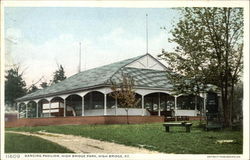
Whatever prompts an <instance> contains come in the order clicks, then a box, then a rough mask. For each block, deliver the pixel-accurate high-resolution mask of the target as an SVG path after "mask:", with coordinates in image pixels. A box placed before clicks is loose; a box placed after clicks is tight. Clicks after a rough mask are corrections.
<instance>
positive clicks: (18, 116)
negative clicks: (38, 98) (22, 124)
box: [17, 103, 20, 119]
mask: <svg viewBox="0 0 250 160" xmlns="http://www.w3.org/2000/svg"><path fill="white" fill-rule="evenodd" d="M19 104H20V103H17V119H19V118H20V115H19V114H20V113H19Z"/></svg>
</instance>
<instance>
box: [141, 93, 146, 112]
mask: <svg viewBox="0 0 250 160" xmlns="http://www.w3.org/2000/svg"><path fill="white" fill-rule="evenodd" d="M141 108H142V116H144V115H145V113H144V96H143V95H142V96H141Z"/></svg>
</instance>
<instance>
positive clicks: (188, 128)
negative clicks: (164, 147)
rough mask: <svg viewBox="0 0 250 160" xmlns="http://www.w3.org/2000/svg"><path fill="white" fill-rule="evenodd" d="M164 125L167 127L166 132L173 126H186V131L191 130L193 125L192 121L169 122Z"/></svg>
mask: <svg viewBox="0 0 250 160" xmlns="http://www.w3.org/2000/svg"><path fill="white" fill-rule="evenodd" d="M163 126H164V127H165V129H166V132H169V128H170V127H171V126H179V127H185V128H186V132H190V128H191V126H192V123H187V122H181V123H174V122H168V123H164V124H163Z"/></svg>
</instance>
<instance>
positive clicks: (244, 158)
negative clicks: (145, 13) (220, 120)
mask: <svg viewBox="0 0 250 160" xmlns="http://www.w3.org/2000/svg"><path fill="white" fill-rule="evenodd" d="M4 7H127V8H171V7H243V8H244V44H245V45H244V54H243V55H244V76H243V80H244V100H243V105H244V107H243V118H244V120H243V122H244V133H243V139H244V141H243V155H184V154H181V155H180V154H178V155H172V154H168V155H167V156H165V155H141V154H131V155H129V156H130V158H128V159H166V158H168V159H178V160H179V159H180V160H182V159H192V160H195V159H240V160H248V159H249V1H211V0H210V1H195V2H194V1H36V2H35V1H2V2H1V46H4V23H3V22H4ZM3 53H5V52H4V47H1V78H0V80H1V92H0V93H1V98H0V99H1V100H0V101H1V136H0V142H1V159H15V158H6V157H5V156H6V155H7V154H4V153H3V152H4V143H3V140H4V134H3V133H4V123H3V122H4V107H3V106H4V86H3V85H4V54H3ZM8 155H12V154H8ZM19 155H20V158H18V159H26V158H25V155H27V154H19ZM30 155H38V154H30ZM41 155H55V154H41ZM60 155H65V154H60ZM69 155H70V154H69ZM208 156H212V157H210V158H208ZM213 156H214V157H213ZM223 156H226V157H223ZM230 156H233V157H231V158H230ZM237 156H239V157H237ZM44 158H45V157H42V158H29V159H44ZM49 159H51V158H49ZM56 159H62V157H60V158H56ZM63 159H72V157H71V158H65V157H64V158H63ZM74 159H78V158H74ZM84 159H86V158H84ZM98 159H99V158H98ZM100 159H106V158H100ZM126 159H127V158H126Z"/></svg>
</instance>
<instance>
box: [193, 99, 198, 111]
mask: <svg viewBox="0 0 250 160" xmlns="http://www.w3.org/2000/svg"><path fill="white" fill-rule="evenodd" d="M197 102H198V101H197V95H195V97H194V104H195V105H194V110H195V111H196V113H197Z"/></svg>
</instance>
